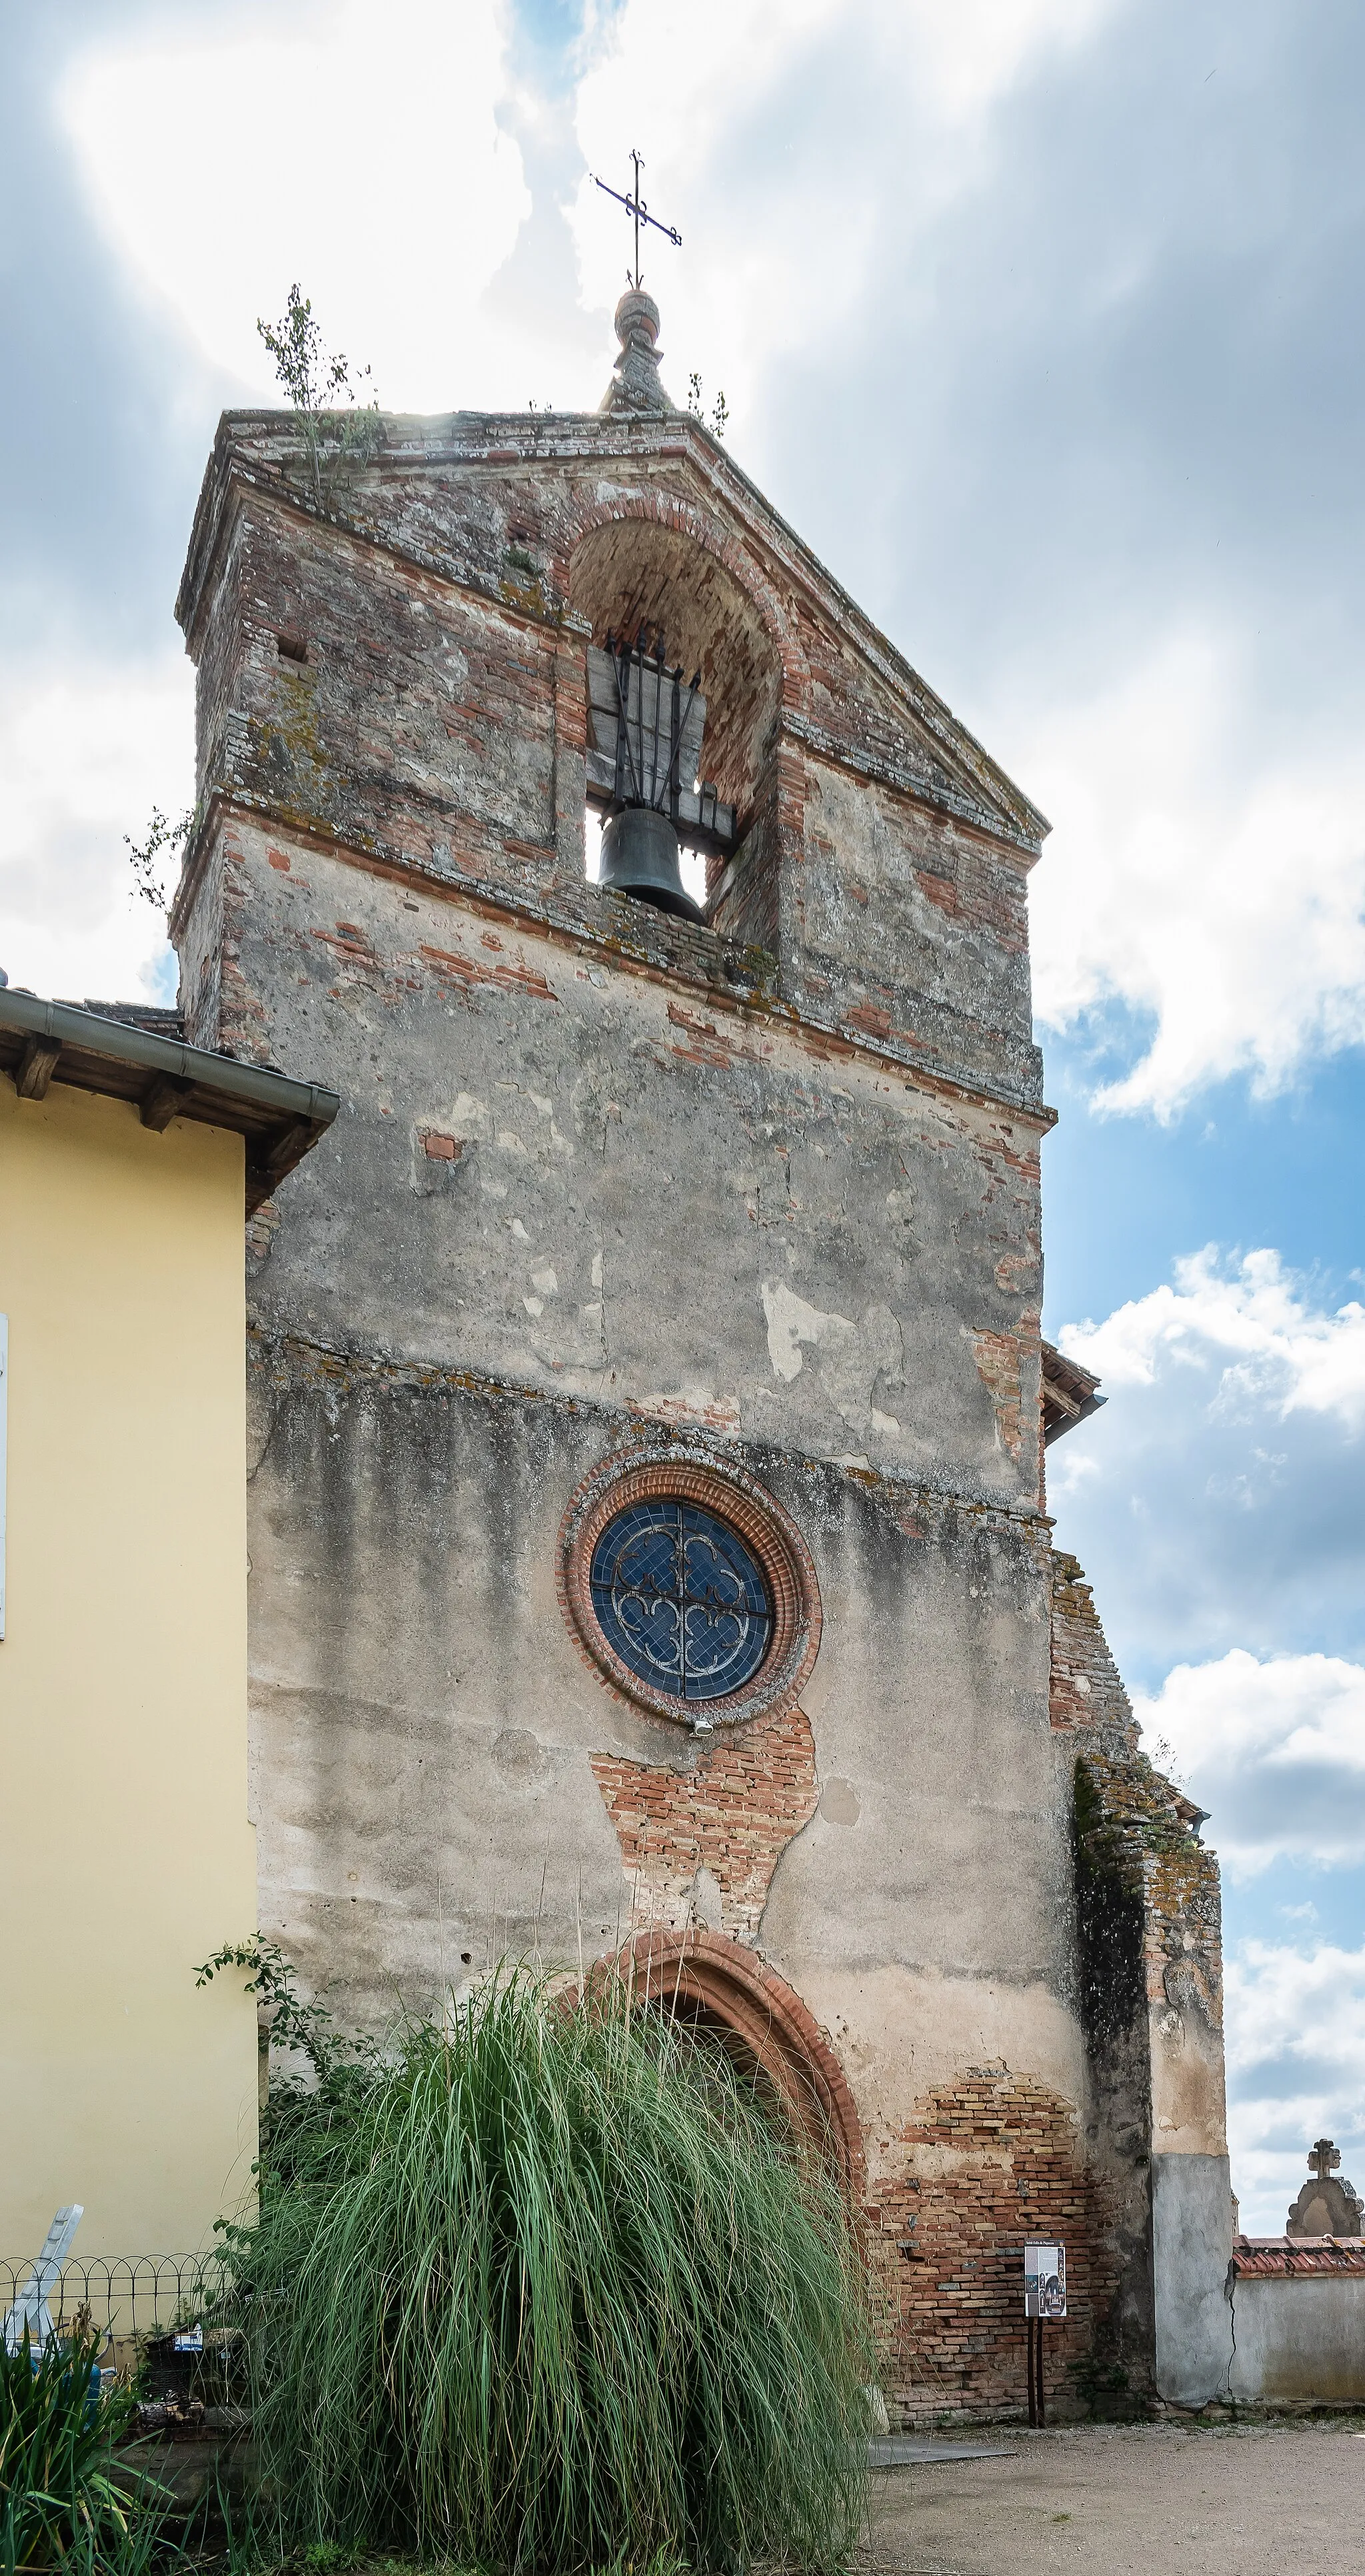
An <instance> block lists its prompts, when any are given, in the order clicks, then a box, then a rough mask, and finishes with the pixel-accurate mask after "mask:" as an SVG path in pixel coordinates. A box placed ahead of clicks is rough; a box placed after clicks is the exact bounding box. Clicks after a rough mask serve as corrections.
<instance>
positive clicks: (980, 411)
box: [0, 0, 1365, 2232]
mask: <svg viewBox="0 0 1365 2576" xmlns="http://www.w3.org/2000/svg"><path fill="white" fill-rule="evenodd" d="M1363 97H1365V14H1362V12H1361V11H1360V9H1359V7H1358V5H1352V0H1140V5H1139V0H953V5H952V6H951V7H949V6H948V5H946V0H687V5H686V6H682V5H679V0H456V5H452V0H387V5H386V7H385V9H384V10H383V11H382V12H380V13H375V12H374V11H373V10H372V9H370V8H363V9H362V7H361V6H360V5H359V0H173V4H172V0H49V5H48V6H46V7H44V8H42V9H37V8H35V7H33V6H32V5H31V0H0V291H2V292H3V315H2V316H0V348H3V352H4V356H5V361H6V364H5V381H6V386H7V399H6V401H5V402H4V403H3V405H0V468H2V469H3V470H0V781H3V788H4V793H3V795H0V962H3V964H4V965H5V966H6V967H7V969H8V971H9V974H10V977H11V980H12V981H15V982H23V983H26V984H29V985H31V986H33V987H34V988H35V989H36V990H38V991H41V992H50V993H58V994H63V995H77V996H79V995H83V994H89V995H92V996H94V997H102V998H112V997H116V996H117V997H128V996H131V995H133V994H135V993H138V992H141V993H145V994H148V995H155V996H157V997H162V998H168V997H169V996H170V995H171V994H172V993H173V990H174V964H173V960H172V959H171V958H170V956H169V952H168V951H167V949H166V947H165V942H164V926H163V925H162V924H161V922H160V921H159V918H158V916H157V915H156V914H155V913H154V912H153V911H152V910H151V909H150V908H149V907H148V906H147V905H146V904H145V903H141V902H139V901H137V900H136V899H135V898H134V896H133V894H132V892H131V890H130V883H129V876H128V869H127V866H126V854H125V852H124V848H123V835H124V834H125V833H131V834H133V835H134V836H135V837H141V835H142V833H143V831H144V829H145V826H146V824H147V821H148V818H149V815H150V813H151V809H152V807H153V805H159V806H160V807H161V808H162V809H163V810H165V811H166V812H167V813H172V814H173V813H176V812H179V811H180V810H182V809H183V808H184V807H185V806H186V805H187V804H188V803H189V802H190V801H191V797H192V793H193V788H192V674H191V672H190V668H189V665H188V663H187V662H186V661H185V659H184V656H183V652H182V650H181V645H180V638H179V635H178V632H177V630H176V628H175V626H174V623H173V620H172V616H171V603H172V601H173V599H174V596H175V590H176V585H177V580H178V576H179V570H180V564H181V561H182V559H183V553H184V548H185V543H186V539H187V535H188V530H189V526H190V520H191V516H192V512H193V508H194V503H195V498H196V495H197V491H198V486H199V480H200V476H201V474H202V471H203V466H204V461H205V458H206V456H207V453H208V448H209V443H210V440H211V437H212V433H213V428H214V424H215V421H216V418H217V415H218V412H219V410H220V409H221V408H222V407H223V406H224V405H226V404H234V403H244V402H263V401H270V400H273V399H274V398H275V391H276V389H275V385H274V381H273V377H272V374H271V370H270V362H269V360H268V358H267V356H266V354H265V351H264V350H263V348H262V346H261V343H260V341H259V339H258V336H257V333H256V328H255V325H256V321H257V318H258V316H261V315H264V316H266V317H267V318H273V317H274V316H275V315H277V314H278V313H279V312H280V311H281V310H282V309H283V306H284V302H285V297H286V294H287V291H288V288H289V286H290V283H291V282H292V281H293V280H294V279H296V278H297V279H300V280H302V282H303V283H304V286H305V289H306V291H307V292H308V293H310V294H311V296H312V297H313V300H314V305H315V309H316V311H317V313H318V315H319V318H320V320H321V321H322V324H323V327H324V331H325V334H326V337H327V339H328V341H329V343H330V344H331V345H332V346H333V347H338V348H340V349H342V350H344V351H345V352H346V353H347V354H348V355H349V356H350V357H351V358H352V360H353V361H354V362H355V363H356V364H357V365H359V364H361V363H368V364H369V365H370V367H371V369H372V371H373V382H374V384H375V386H376V388H377V389H378V392H379V394H380V398H381V400H382V401H383V402H384V403H385V404H386V405H388V406H390V407H393V408H406V409H419V410H420V409H432V410H438V409H439V410H445V409H449V408H452V407H458V406H468V407H471V408H497V407H500V406H503V405H512V406H515V407H517V408H520V407H521V406H522V405H524V404H526V403H527V402H530V401H534V402H537V403H544V402H549V403H552V404H553V405H554V406H555V407H557V408H562V409H572V408H590V407H592V406H594V405H595V404H596V402H597V399H598V397H599V395H600V393H601V391H602V389H603V386H604V384H605V381H606V377H607V373H608V368H609V363H610V353H611V350H612V346H613V343H612V337H611V332H610V313H611V308H612V306H613V304H614V302H615V300H616V297H617V294H618V293H619V291H620V288H621V286H622V284H623V283H624V270H625V260H626V254H627V248H628V227H627V223H626V218H625V217H624V216H623V215H620V214H618V213H617V211H616V210H615V209H614V208H612V207H611V206H610V205H609V204H608V202H607V200H606V199H605V198H603V197H602V196H601V195H600V193H599V192H598V191H596V190H595V189H594V188H593V186H592V184H591V178H590V175H589V174H590V173H592V172H595V171H600V172H602V173H604V174H605V175H606V176H608V177H609V178H610V179H611V180H612V181H613V183H614V184H617V185H621V184H624V180H625V176H626V172H627V167H628V165H627V158H626V156H627V154H628V152H629V149H630V147H631V146H632V145H633V144H634V145H638V147H639V149H640V151H641V152H642V153H643V155H644V158H645V165H646V166H645V182H644V184H645V189H646V194H647V196H648V199H649V201H650V203H651V204H652V205H653V206H654V207H655V208H656V209H657V210H658V211H659V212H660V213H662V214H663V215H664V217H665V218H666V219H667V220H668V221H670V222H671V223H673V224H675V225H676V226H677V227H678V228H679V229H680V230H681V232H682V235H683V244H682V248H681V250H675V249H674V248H673V247H672V246H671V245H669V244H664V243H660V244H658V245H657V246H652V247H651V251H650V255H649V258H648V260H647V264H646V283H647V284H648V285H649V286H650V287H651V289H652V290H653V291H654V292H655V294H656V295H657V297H658V299H659V301H660V304H661V307H662V311H663V323H664V327H663V331H662V334H661V341H662V346H663V349H664V352H665V357H664V376H665V381H666V382H668V383H669V384H670V386H671V389H672V390H673V392H674V394H675V396H677V395H681V394H682V393H683V392H684V391H685V389H686V383H687V379H688V377H689V375H691V374H692V373H693V372H694V371H695V372H696V373H697V374H698V375H699V376H700V377H701V379H702V384H703V389H704V398H705V400H706V401H707V403H708V404H709V403H710V401H711V400H713V399H714V396H715V394H716V393H718V392H720V391H722V390H723V391H724V394H725V397H726V402H727V405H728V410H729V430H728V437H729V444H730V446H731V449H732V451H733V453H734V454H735V456H736V458H737V459H738V461H739V462H740V463H741V464H742V465H743V466H744V468H745V469H746V471H747V472H748V473H749V474H751V475H752V476H753V478H754V479H755V480H756V481H757V482H758V484H759V485H760V486H761V487H762V488H763V490H764V491H766V492H767V493H768V495H769V496H770V498H771V499H772V500H773V502H774V503H775V504H776V506H777V507H778V509H779V510H781V512H782V513H783V515H784V516H785V517H786V518H788V519H789V520H790V521H791V522H792V523H793V524H794V525H795V526H796V527H798V528H799V529H800V530H801V532H802V534H803V535H804V536H805V538H806V539H807V540H808V542H809V543H810V544H811V545H812V546H813V548H814V549H815V551H816V553H817V554H818V555H819V556H820V557H821V558H822V559H823V560H824V561H825V562H826V563H827V564H828V565H829V566H830V567H831V569H832V570H833V571H834V572H835V573H836V574H837V575H838V577H839V578H840V580H841V581H842V582H843V583H844V584H845V586H846V587H847V588H848V589H849V590H851V591H852V593H853V594H854V596H855V597H856V598H858V599H859V600H860V602H861V603H862V605H863V606H864V607H865V608H866V609H867V611H868V612H869V613H870V614H871V615H872V616H873V617H874V618H875V619H876V621H877V622H878V624H879V625H880V626H881V627H882V628H883V629H884V630H885V632H886V633H887V634H888V635H889V636H890V637H891V638H892V640H893V641H894V642H895V643H896V645H897V646H899V648H900V649H901V650H902V651H903V652H904V653H905V654H906V655H907V656H908V658H909V659H910V661H911V662H913V663H914V665H915V666H916V668H917V669H918V670H920V671H921V672H922V673H923V674H924V676H925V677H926V678H927V679H928V680H929V681H930V682H931V684H932V685H933V687H934V688H935V689H937V690H938V691H939V693H940V694H941V695H942V696H943V697H945V698H946V699H947V700H948V702H949V704H950V705H951V706H952V707H953V708H954V710H955V711H956V712H957V714H958V715H959V716H960V717H961V718H962V719H963V720H964V721H965V722H966V723H967V724H968V725H969V726H970V728H971V730H972V731H973V732H974V733H975V734H976V735H977V736H978V737H979V738H981V739H982V740H983V741H985V742H986V744H987V745H988V747H989V748H990V750H991V751H992V752H993V754H994V755H995V756H996V758H997V759H999V760H1000V761H1001V762H1002V764H1003V765H1004V767H1005V768H1006V769H1007V770H1008V771H1009V772H1010V773H1011V774H1012V775H1013V776H1014V777H1015V778H1017V779H1018V781H1019V782H1020V784H1021V785H1022V786H1023V787H1024V788H1025V790H1026V791H1027V793H1028V794H1029V795H1030V796H1031V797H1032V798H1033V799H1034V800H1035V802H1036V803H1037V804H1039V805H1040V806H1041V807H1042V809H1043V811H1044V812H1045V813H1047V814H1048V815H1049V816H1050V817H1051V820H1052V823H1053V827H1054V828H1053V832H1052V836H1051V838H1050V840H1049V841H1048V843H1047V845H1046V849H1045V853H1044V857H1043V860H1042V862H1041V864H1040V866H1039V867H1038V869H1037V871H1036V874H1035V877H1034V880H1033V892H1032V924H1033V955H1034V977H1035V1004H1036V1010H1037V1018H1038V1034H1039V1038H1040V1042H1041V1043H1042V1045H1043V1047H1044V1050H1045V1058H1046V1066H1047V1092H1048V1097H1049V1099H1050V1100H1051V1101H1052V1102H1053V1103H1054V1104H1055V1106H1056V1107H1057V1109H1058V1111H1059V1112H1060V1119H1059V1124H1058V1127H1057V1129H1056V1132H1055V1134H1054V1135H1053V1136H1052V1137H1050V1138H1049V1140H1048V1142H1047V1144H1046V1146H1045V1148H1044V1185H1045V1192H1046V1199H1045V1209H1046V1220H1045V1222H1046V1231H1045V1252H1046V1260H1047V1301H1046V1309H1045V1329H1046V1330H1047V1331H1048V1332H1049V1333H1050V1334H1051V1335H1052V1336H1053V1338H1055V1339H1056V1340H1058V1341H1059V1342H1060V1343H1061V1345H1062V1347H1063V1348H1064V1349H1065V1350H1067V1351H1069V1352H1070V1353H1072V1354H1073V1355H1074V1356H1075V1357H1076V1358H1078V1359H1081V1360H1083V1361H1084V1362H1085V1363H1086V1364H1087V1365H1088V1366H1091V1367H1094V1368H1097V1369H1098V1370H1099V1371H1100V1373H1101V1375H1102V1377H1103V1379H1104V1383H1105V1388H1106V1392H1107V1395H1108V1402H1107V1405H1106V1407H1105V1410H1104V1411H1103V1413H1102V1414H1101V1415H1099V1416H1098V1417H1097V1418H1096V1419H1095V1420H1093V1421H1092V1422H1090V1423H1089V1424H1087V1425H1085V1426H1083V1427H1082V1428H1081V1429H1080V1430H1078V1431H1076V1432H1075V1433H1074V1434H1072V1435H1071V1436H1070V1437H1069V1438H1068V1439H1067V1440H1066V1442H1065V1443H1064V1444H1062V1445H1061V1446H1059V1447H1056V1448H1054V1449H1053V1451H1052V1452H1051V1453H1050V1462H1049V1463H1050V1473H1051V1489H1050V1499H1051V1508H1052V1509H1053V1511H1054V1513H1055V1515H1056V1520H1057V1537H1058V1542H1059V1544H1061V1545H1064V1546H1066V1547H1069V1548H1071V1549H1073V1550H1074V1551H1075V1552H1076V1553H1077V1554H1078V1555H1079V1556H1080V1558H1081V1560H1082V1562H1083V1564H1084V1566H1085V1568H1086V1571H1087V1574H1088V1575H1089V1577H1090V1578H1091V1580H1092V1581H1093V1583H1094V1585H1095V1590H1096V1597H1097V1601H1098V1604H1099V1607H1100V1610H1101V1613H1102V1615H1103V1617H1104V1620H1105V1623H1106V1626H1107V1629H1108V1632H1109V1636H1110V1640H1111V1642H1112V1644H1113V1646H1114V1648H1115V1651H1116V1653H1117V1655H1118V1657H1119V1660H1120V1664H1121V1666H1122V1668H1123V1670H1124V1672H1125V1674H1126V1676H1127V1678H1128V1680H1129V1683H1130V1686H1131V1688H1132V1689H1133V1692H1134V1696H1135V1699H1136V1700H1137V1703H1138V1707H1139V1713H1140V1715H1141V1717H1142V1719H1143V1723H1144V1726H1145V1728H1146V1730H1147V1739H1148V1742H1149V1744H1150V1745H1152V1746H1154V1747H1155V1746H1160V1747H1161V1748H1162V1758H1163V1759H1164V1761H1165V1762H1166V1764H1167V1766H1168V1767H1169V1768H1170V1769H1171V1770H1172V1771H1173V1772H1174V1773H1175V1774H1176V1776H1178V1777H1179V1778H1180V1780H1181V1781H1182V1782H1183V1783H1184V1784H1185V1785H1186V1786H1187V1787H1188V1789H1189V1791H1190V1793H1191V1794H1192V1795H1193V1796H1194V1797H1196V1798H1197V1799H1198V1801H1199V1803H1200V1805H1201V1806H1204V1807H1206V1808H1208V1809H1209V1811H1210V1822H1209V1825H1208V1827H1207V1829H1206V1830H1207V1836H1208V1839H1209V1840H1210V1841H1211V1842H1212V1843H1213V1844H1214V1845H1215V1847H1216V1848H1217V1850H1218V1852H1219V1855H1220V1858H1221V1860H1222V1864H1223V1874H1224V1916H1225V1939H1226V1954H1227V1983H1228V1994H1227V2004H1228V2064H1229V2121H1230V2132H1231V2143H1232V2154H1233V2180H1234V2185H1235V2187H1236V2188H1237V2190H1238V2192H1239V2194H1240V2197H1241V2207H1242V2217H1243V2223H1244V2225H1246V2226H1248V2227H1250V2228H1252V2229H1254V2230H1256V2231H1259V2232H1274V2231H1277V2230H1279V2229H1280V2228H1282V2227H1283V2224H1284V2215H1285V2210H1286V2207H1287V2204H1288V2201H1289V2198H1290V2196H1291V2195H1292V2193H1293V2192H1294V2191H1295V2190H1296V2189H1297V2187H1298V2184H1299V2182H1300V2180H1301V2179H1302V2178H1303V2176H1304V2174H1305V2173H1306V2170H1307V2168H1306V2162H1305V2158H1306V2152H1307V2149H1308V2146H1309V2145H1310V2143H1311V2141H1312V2140H1313V2139H1314V2138H1315V2137H1316V2136H1318V2135H1320V2134H1322V2133H1323V2132H1324V2131H1326V2132H1327V2133H1329V2134H1331V2135H1332V2136H1334V2137H1335V2138H1336V2139H1337V2141H1338V2143H1339V2144H1340V2145H1341V2147H1342V2149H1343V2157H1344V2162H1343V2170H1344V2171H1345V2172H1346V2173H1347V2174H1348V2175H1350V2176H1352V2177H1353V2179H1354V2180H1355V2182H1356V2184H1357V2187H1358V2188H1360V2189H1362V2190H1365V1586H1363V1585H1362V1571H1365V1567H1363V1565H1362V1558H1363V1557H1365V1514H1363V1513H1362V1509H1361V1504H1362V1481H1363V1480H1362V1439H1363V1437H1365V1240H1363V1236H1365V1225H1363V1223H1362V1216H1361V1205H1362V1191H1361V1179H1362V1171H1361V1165H1362V1145H1361V1137H1362V1133H1363V1132H1365V1053H1363V1052H1362V1049H1363V1047H1365V917H1363V916H1365V725H1363V724H1362V721H1361V715H1362V694H1363V692H1365V577H1363V576H1365V561H1362V557H1363V555H1365V477H1363V476H1362V474H1361V471H1360V456H1361V434H1362V425H1363V416H1365V151H1362V149H1361V143H1362V134H1361V123H1362V109H1361V105H1360V102H1361V100H1362V98H1363Z"/></svg>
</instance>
